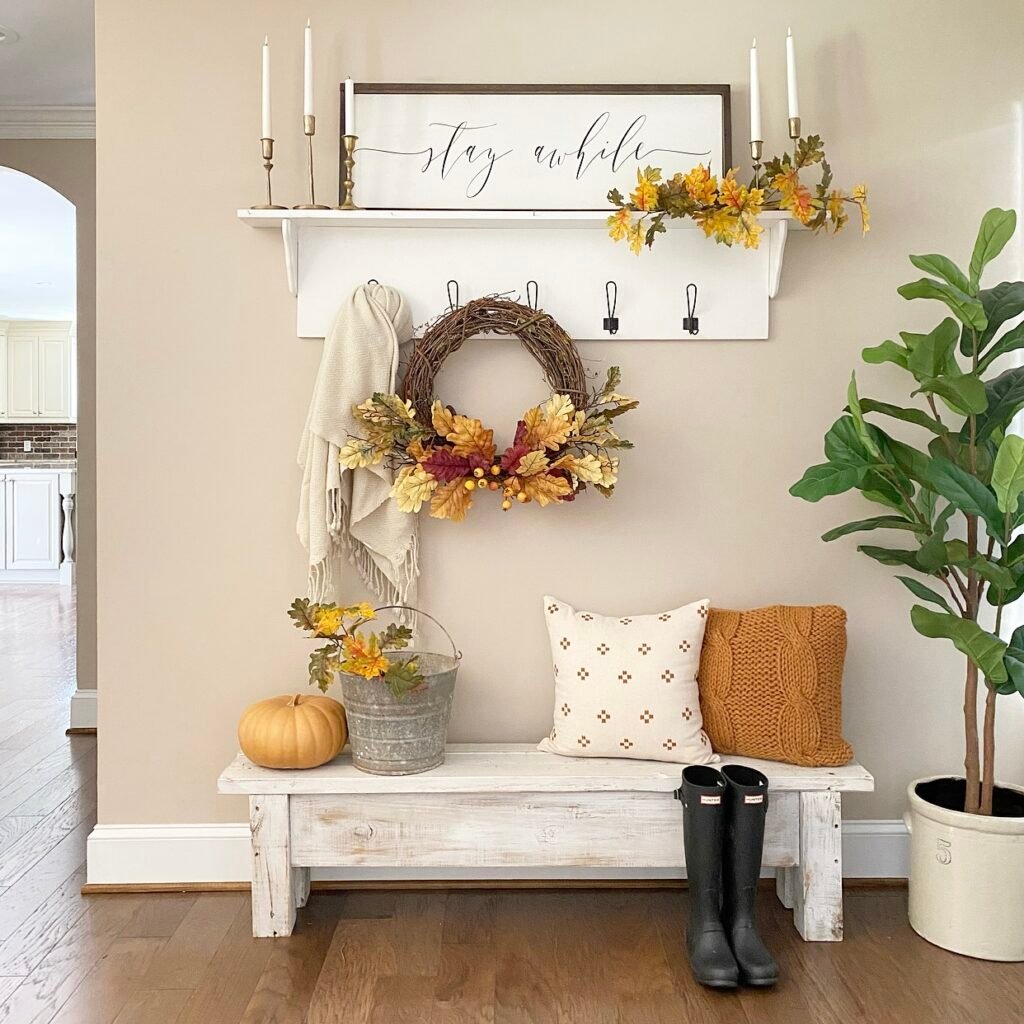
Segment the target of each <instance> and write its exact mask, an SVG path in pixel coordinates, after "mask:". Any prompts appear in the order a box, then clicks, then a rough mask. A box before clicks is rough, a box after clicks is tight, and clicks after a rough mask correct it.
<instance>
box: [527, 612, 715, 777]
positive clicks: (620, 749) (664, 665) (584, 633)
mask: <svg viewBox="0 0 1024 1024" xmlns="http://www.w3.org/2000/svg"><path fill="white" fill-rule="evenodd" d="M709 604H710V602H709V601H707V600H703V601H697V602H695V603H694V604H688V605H686V606H685V607H683V608H676V609H674V610H673V611H669V612H662V613H661V614H660V615H659V614H654V615H623V616H620V617H616V618H610V617H608V616H604V615H597V614H596V613H594V612H578V611H576V610H575V609H574V608H572V607H571V606H570V605H568V604H566V603H565V602H564V601H560V600H558V598H555V597H545V598H544V617H545V618H546V620H547V626H548V636H549V637H550V640H551V660H552V662H553V663H554V671H555V713H554V725H553V726H552V729H551V733H550V735H549V736H548V737H547V738H546V739H543V740H541V742H540V745H539V747H538V749H540V750H546V751H548V752H550V753H553V754H566V755H569V756H571V757H631V758H640V759H642V760H647V761H675V762H679V763H682V764H706V763H707V762H709V761H717V760H718V758H717V757H716V756H715V754H714V753H712V750H711V744H710V742H709V741H708V737H707V736H706V735H705V733H704V730H703V728H702V727H701V716H700V698H699V696H698V692H697V667H698V664H699V662H700V648H701V641H702V640H703V638H704V623H705V620H706V618H707V614H708V606H709Z"/></svg>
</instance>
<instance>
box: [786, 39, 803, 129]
mask: <svg viewBox="0 0 1024 1024" xmlns="http://www.w3.org/2000/svg"><path fill="white" fill-rule="evenodd" d="M786 92H787V94H788V97H789V116H790V117H799V116H800V99H799V97H798V96H797V92H796V44H795V43H794V41H793V30H792V29H789V30H788V31H787V32H786Z"/></svg>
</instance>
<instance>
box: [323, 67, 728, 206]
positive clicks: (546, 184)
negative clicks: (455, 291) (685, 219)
mask: <svg viewBox="0 0 1024 1024" xmlns="http://www.w3.org/2000/svg"><path fill="white" fill-rule="evenodd" d="M354 92H355V95H354V107H355V113H354V116H355V121H356V133H357V135H358V139H359V141H358V143H357V144H356V150H355V160H356V164H355V181H356V201H357V202H358V203H359V205H360V206H361V207H363V208H365V209H413V210H603V209H605V208H606V205H607V204H606V203H605V201H604V197H605V195H606V194H607V192H608V190H609V189H610V188H613V187H618V188H619V189H620V190H621V191H622V192H623V194H627V193H628V192H630V191H631V190H632V189H633V187H634V186H635V184H636V171H637V168H638V167H646V166H647V165H649V164H650V165H653V166H656V167H664V168H665V169H666V171H668V170H671V171H672V172H673V173H674V172H675V171H677V170H682V171H686V170H689V169H690V168H691V167H693V166H694V165H695V164H698V163H702V164H709V163H710V165H711V172H712V173H713V174H721V173H722V172H723V170H726V169H728V168H729V166H730V164H731V152H730V137H729V86H728V85H400V84H397V85H396V84H390V85H376V84H364V83H357V84H356V85H355V89H354ZM342 95H344V85H342ZM341 134H342V135H345V134H346V125H345V111H344V103H342V115H341Z"/></svg>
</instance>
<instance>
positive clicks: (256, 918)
mask: <svg viewBox="0 0 1024 1024" xmlns="http://www.w3.org/2000/svg"><path fill="white" fill-rule="evenodd" d="M249 827H250V828H251V830H252V933H253V935H254V936H255V937H256V938H258V939H260V938H271V937H274V936H278V935H291V933H292V928H293V927H294V925H295V906H296V902H297V901H296V891H295V884H294V882H293V868H292V865H291V842H290V840H289V834H288V827H289V825H288V797H287V796H253V797H250V798H249ZM294 870H298V871H301V870H303V869H294ZM307 875H308V870H307Z"/></svg>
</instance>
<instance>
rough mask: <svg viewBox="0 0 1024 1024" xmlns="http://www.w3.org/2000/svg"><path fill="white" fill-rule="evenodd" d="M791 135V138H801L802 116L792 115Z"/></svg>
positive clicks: (790, 121) (790, 123) (790, 122)
mask: <svg viewBox="0 0 1024 1024" xmlns="http://www.w3.org/2000/svg"><path fill="white" fill-rule="evenodd" d="M789 137H790V138H791V139H799V138H800V118H799V117H791V118H790V119H789Z"/></svg>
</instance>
